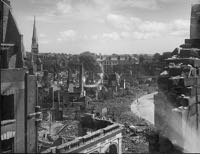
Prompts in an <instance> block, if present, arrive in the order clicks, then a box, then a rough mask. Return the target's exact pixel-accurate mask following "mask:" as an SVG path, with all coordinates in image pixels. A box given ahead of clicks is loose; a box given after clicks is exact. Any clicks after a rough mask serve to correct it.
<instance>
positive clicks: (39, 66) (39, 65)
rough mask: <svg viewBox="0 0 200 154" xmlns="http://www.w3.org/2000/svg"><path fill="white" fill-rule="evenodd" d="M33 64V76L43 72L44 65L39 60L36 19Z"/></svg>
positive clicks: (32, 46)
mask: <svg viewBox="0 0 200 154" xmlns="http://www.w3.org/2000/svg"><path fill="white" fill-rule="evenodd" d="M31 54H32V58H31V64H32V71H33V74H35V73H36V72H41V71H43V65H42V62H41V60H40V58H39V46H38V38H37V31H36V20H35V17H34V23H33V36H32V45H31Z"/></svg>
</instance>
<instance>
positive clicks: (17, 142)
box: [0, 0, 40, 153]
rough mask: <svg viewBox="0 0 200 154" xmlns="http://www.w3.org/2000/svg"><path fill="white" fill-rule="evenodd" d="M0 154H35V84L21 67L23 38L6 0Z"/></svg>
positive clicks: (0, 23) (1, 25)
mask: <svg viewBox="0 0 200 154" xmlns="http://www.w3.org/2000/svg"><path fill="white" fill-rule="evenodd" d="M0 7H1V9H0V15H1V18H0V30H1V31H0V36H2V38H1V54H0V72H1V98H0V102H1V103H0V109H1V112H0V113H1V114H0V120H1V140H0V146H1V148H0V150H1V151H0V153H13V152H15V153H27V152H28V153H32V152H37V125H38V122H39V121H40V120H39V117H40V112H39V107H38V106H37V83H36V77H35V76H34V75H29V74H28V73H27V72H28V70H27V69H26V68H25V67H24V57H25V54H24V46H23V36H22V34H21V33H20V31H19V29H18V27H17V24H16V21H15V19H14V17H13V15H12V12H11V5H10V1H9V0H1V1H0Z"/></svg>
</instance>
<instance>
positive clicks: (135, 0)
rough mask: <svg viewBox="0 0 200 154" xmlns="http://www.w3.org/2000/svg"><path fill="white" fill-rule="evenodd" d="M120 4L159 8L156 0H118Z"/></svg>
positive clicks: (152, 8)
mask: <svg viewBox="0 0 200 154" xmlns="http://www.w3.org/2000/svg"><path fill="white" fill-rule="evenodd" d="M118 3H119V6H120V5H121V6H126V7H132V8H142V9H150V10H154V9H158V4H157V1H156V0H118Z"/></svg>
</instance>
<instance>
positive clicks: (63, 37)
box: [57, 29, 77, 42]
mask: <svg viewBox="0 0 200 154" xmlns="http://www.w3.org/2000/svg"><path fill="white" fill-rule="evenodd" d="M76 37H77V32H76V31H74V30H72V29H69V30H66V31H63V32H60V33H59V37H58V38H57V41H59V42H60V41H69V40H71V41H73V40H75V39H76Z"/></svg>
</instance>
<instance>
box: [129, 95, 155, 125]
mask: <svg viewBox="0 0 200 154" xmlns="http://www.w3.org/2000/svg"><path fill="white" fill-rule="evenodd" d="M156 93H157V92H154V93H151V94H148V95H144V96H142V97H141V98H139V99H138V100H135V101H134V102H133V103H132V104H131V111H132V112H133V113H134V114H136V115H137V116H139V117H142V118H144V119H146V120H147V121H149V122H151V123H152V124H154V103H153V97H154V95H155V94H156Z"/></svg>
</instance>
